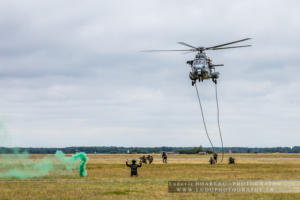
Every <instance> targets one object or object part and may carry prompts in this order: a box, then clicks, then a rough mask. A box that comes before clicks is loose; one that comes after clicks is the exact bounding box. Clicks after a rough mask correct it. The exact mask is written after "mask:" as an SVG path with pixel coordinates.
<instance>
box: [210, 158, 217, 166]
mask: <svg viewBox="0 0 300 200" xmlns="http://www.w3.org/2000/svg"><path fill="white" fill-rule="evenodd" d="M209 163H210V164H211V165H214V164H216V160H215V159H214V158H213V157H210V159H209Z"/></svg>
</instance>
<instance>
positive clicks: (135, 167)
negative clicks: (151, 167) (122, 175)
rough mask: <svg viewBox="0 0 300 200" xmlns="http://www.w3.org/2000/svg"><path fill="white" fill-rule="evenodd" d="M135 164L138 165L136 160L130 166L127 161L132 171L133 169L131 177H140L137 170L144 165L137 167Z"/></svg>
mask: <svg viewBox="0 0 300 200" xmlns="http://www.w3.org/2000/svg"><path fill="white" fill-rule="evenodd" d="M135 163H136V160H132V164H131V165H130V164H128V161H126V166H127V167H130V169H131V173H130V175H131V176H138V172H137V168H139V167H141V166H142V163H140V164H139V165H137V164H135Z"/></svg>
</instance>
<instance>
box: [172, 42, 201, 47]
mask: <svg viewBox="0 0 300 200" xmlns="http://www.w3.org/2000/svg"><path fill="white" fill-rule="evenodd" d="M177 43H178V44H181V45H184V46H187V47H191V48H193V49H198V48H197V47H194V46H192V45H190V44H187V43H185V42H177Z"/></svg>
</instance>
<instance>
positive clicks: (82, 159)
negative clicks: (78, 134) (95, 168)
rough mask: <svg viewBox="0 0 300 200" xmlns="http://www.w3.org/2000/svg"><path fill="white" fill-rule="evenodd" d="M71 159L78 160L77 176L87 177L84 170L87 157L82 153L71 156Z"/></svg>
mask: <svg viewBox="0 0 300 200" xmlns="http://www.w3.org/2000/svg"><path fill="white" fill-rule="evenodd" d="M72 158H73V159H75V160H78V159H80V164H79V176H86V175H87V171H86V169H85V164H86V161H87V159H88V157H87V156H86V154H85V153H83V152H81V153H77V154H76V155H73V156H72Z"/></svg>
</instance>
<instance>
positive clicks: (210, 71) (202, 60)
mask: <svg viewBox="0 0 300 200" xmlns="http://www.w3.org/2000/svg"><path fill="white" fill-rule="evenodd" d="M187 64H189V65H190V66H191V72H190V74H189V77H190V79H191V80H192V85H194V84H195V83H196V81H197V80H199V81H203V80H206V79H212V81H213V82H214V83H216V81H217V79H218V78H219V72H216V71H215V68H214V65H212V64H211V60H210V59H209V58H208V57H207V56H206V54H205V53H204V52H199V53H198V54H197V55H196V57H195V59H194V60H190V61H187Z"/></svg>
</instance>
